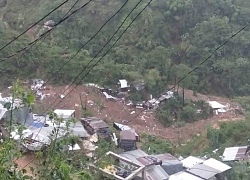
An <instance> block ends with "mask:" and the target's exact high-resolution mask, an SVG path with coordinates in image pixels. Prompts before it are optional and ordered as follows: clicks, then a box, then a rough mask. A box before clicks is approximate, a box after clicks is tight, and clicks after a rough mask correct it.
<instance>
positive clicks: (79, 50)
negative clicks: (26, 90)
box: [44, 0, 129, 84]
mask: <svg viewBox="0 0 250 180" xmlns="http://www.w3.org/2000/svg"><path fill="white" fill-rule="evenodd" d="M128 1H129V0H126V1H125V2H124V4H123V5H122V6H121V7H120V8H119V9H118V11H116V12H115V13H114V14H113V15H112V16H111V17H110V18H109V19H108V20H107V21H106V22H105V23H104V24H103V25H102V26H101V27H100V28H99V29H98V31H97V32H96V33H95V34H94V35H93V36H92V37H91V38H90V39H89V40H88V41H87V42H86V43H84V44H83V45H82V46H81V47H80V49H78V51H77V52H76V53H75V54H74V55H73V56H72V57H71V58H69V60H68V61H67V62H66V63H64V64H63V65H62V66H61V67H60V68H59V69H58V70H57V71H56V73H55V75H56V74H58V73H59V72H60V71H61V70H62V69H63V68H64V67H65V66H66V65H67V64H68V63H69V62H70V61H71V60H72V59H74V58H75V57H76V56H77V55H78V54H79V53H80V52H81V50H82V49H83V48H84V47H85V46H86V45H87V44H88V43H89V42H90V41H92V40H93V39H94V38H95V37H96V36H97V35H98V34H99V32H100V31H101V30H102V29H103V28H104V27H105V26H106V25H107V23H108V22H110V21H111V20H112V19H113V18H114V17H115V16H116V15H117V14H118V13H119V12H120V11H121V10H122V9H123V8H124V6H125V5H126V4H127V3H128ZM55 75H53V76H51V77H50V78H49V79H48V80H47V81H46V82H45V83H44V84H46V83H48V82H49V81H50V80H51V79H52V78H53V77H54V76H55Z"/></svg>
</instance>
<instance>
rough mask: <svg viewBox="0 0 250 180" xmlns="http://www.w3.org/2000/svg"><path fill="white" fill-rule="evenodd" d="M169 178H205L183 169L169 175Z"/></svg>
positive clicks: (190, 179) (200, 179)
mask: <svg viewBox="0 0 250 180" xmlns="http://www.w3.org/2000/svg"><path fill="white" fill-rule="evenodd" d="M169 180H203V179H202V178H200V177H197V176H195V175H192V174H189V173H187V172H185V171H181V172H178V173H176V174H173V175H171V176H170V177H169Z"/></svg>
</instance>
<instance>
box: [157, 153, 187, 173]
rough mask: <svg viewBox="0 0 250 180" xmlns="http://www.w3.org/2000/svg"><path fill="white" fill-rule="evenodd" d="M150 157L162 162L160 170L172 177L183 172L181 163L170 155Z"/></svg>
mask: <svg viewBox="0 0 250 180" xmlns="http://www.w3.org/2000/svg"><path fill="white" fill-rule="evenodd" d="M152 156H153V157H156V158H157V159H158V160H161V161H162V168H163V169H164V170H165V171H166V173H167V174H168V175H172V174H175V173H178V172H180V171H182V170H183V166H182V162H181V161H179V160H178V159H177V158H175V157H174V156H172V155H171V154H157V155H152Z"/></svg>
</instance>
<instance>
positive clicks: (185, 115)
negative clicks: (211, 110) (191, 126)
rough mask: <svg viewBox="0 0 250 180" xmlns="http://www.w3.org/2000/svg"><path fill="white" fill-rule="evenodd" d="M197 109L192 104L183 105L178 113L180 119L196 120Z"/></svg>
mask: <svg viewBox="0 0 250 180" xmlns="http://www.w3.org/2000/svg"><path fill="white" fill-rule="evenodd" d="M196 114H197V110H196V109H195V108H193V107H192V106H185V107H184V108H183V111H182V112H181V113H180V117H181V120H182V121H187V122H193V121H195V120H196Z"/></svg>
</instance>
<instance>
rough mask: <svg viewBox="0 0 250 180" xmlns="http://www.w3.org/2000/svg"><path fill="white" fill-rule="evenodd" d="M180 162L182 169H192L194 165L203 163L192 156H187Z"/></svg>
mask: <svg viewBox="0 0 250 180" xmlns="http://www.w3.org/2000/svg"><path fill="white" fill-rule="evenodd" d="M181 162H182V164H183V167H185V168H191V167H193V166H194V165H196V164H200V163H203V162H204V160H202V159H199V158H197V157H194V156H189V157H187V158H186V159H183V160H182V161H181Z"/></svg>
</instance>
